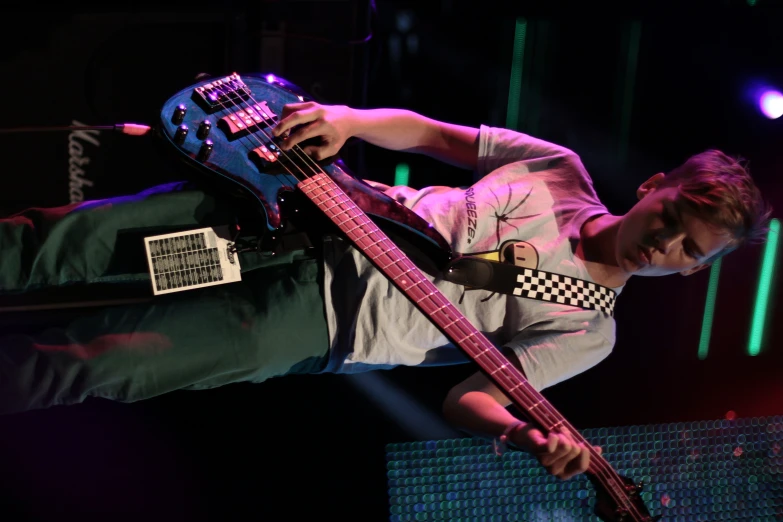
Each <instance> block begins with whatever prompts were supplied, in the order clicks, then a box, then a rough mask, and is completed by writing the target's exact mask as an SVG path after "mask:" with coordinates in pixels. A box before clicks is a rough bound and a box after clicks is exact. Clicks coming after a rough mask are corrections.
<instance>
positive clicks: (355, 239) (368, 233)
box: [351, 230, 378, 245]
mask: <svg viewBox="0 0 783 522" xmlns="http://www.w3.org/2000/svg"><path fill="white" fill-rule="evenodd" d="M362 232H364V231H362ZM373 232H374V231H373V230H370V231H369V232H367V233H365V234H364V235H362V236H356V237H352V238H351V239H353V240H354V241H359V240H360V239H364V238H365V237H369V236H371V235H372V233H373ZM377 244H378V243H373V245H377Z"/></svg>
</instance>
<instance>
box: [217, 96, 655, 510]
mask: <svg viewBox="0 0 783 522" xmlns="http://www.w3.org/2000/svg"><path fill="white" fill-rule="evenodd" d="M238 83H239V84H240V85H241V86H242V87H243V88H244V89H247V93H248V96H249V97H250V99H251V100H253V103H255V104H256V106H257V107H256V110H261V112H262V113H263V115H264V119H265V120H266V119H269V120H271V121H273V122H274V116H273V115H270V114H268V113H266V111H264V110H263V109H260V107H262V105H260V104H259V103H258V102H257V101H256V100H255V98H253V96H252V91H250V89H249V87H247V86H246V84H244V82H241V81H240V82H238ZM221 92H222V91H221ZM226 98H227V99H228V100H229V101H231V103H232V105H233V106H235V107H236V106H237V104H236V103H234V102H233V100H231V98H230V96H228V95H227V96H226ZM240 100H241V98H240ZM220 104H221V105H222V106H223V107H224V108H225V104H223V103H222V102H220ZM239 108H240V109H242V107H241V106H239ZM245 110H246V109H245ZM253 125H254V126H255V127H258V130H260V131H261V132H262V133H263V134H264V136H266V137H267V139H269V140H270V141H271V142H272V143H274V138H273V137H271V136H269V134H267V132H266V131H265V130H264V129H263V128H262V127H261V125H260V124H258V123H253ZM249 130H250V129H249ZM247 137H253V138H256V141H257V142H258V143H259V144H261V145H264V143H263V142H262V141H261V140H260V139H258V137H257V136H256V135H255V134H254V133H253V132H252V131H251V132H249V135H248V136H245V137H243V138H247ZM243 138H240V139H243ZM293 149H294V153H295V154H296V155H297V157H298V158H300V159H304V161H305V162H307V161H308V160H309V162H311V163H312V164H313V165H314V166H315V168H317V169H318V170H320V171H321V172H316V171H315V169H314V168H313V166H311V165H308V167H309V169H310V170H311V171H313V172H315V173H316V174H320V173H324V174H325V171H323V169H322V168H321V167H320V165H318V164H317V162H315V160H313V159H312V158H311V157H310V156H309V155H307V154H306V153H304V151H303V150H302V149H301V148H300V147H299V146H298V145H295V146H294V147H293ZM250 150H252V149H250ZM280 154H281V155H282V156H283V157H284V158H285V159H286V160H287V161H290V162H291V164H292V166H293V167H295V168H296V170H298V171H299V172H300V173H301V174H302V175H304V176H305V178H306V179H309V178H310V177H311V176H310V175H308V174H307V173H306V172H304V171H303V170H302V169H301V168H300V167H298V166H297V165H296V163H295V162H294V161H293V160H292V159H291V158H290V157H289V156H288V155H287V154H285V152H284V151H283V150H282V149H280ZM281 165H282V166H283V168H285V170H286V171H288V173H289V174H290V175H291V176H292V177H294V178H296V177H297V176H296V175H295V174H294V173H293V172H291V170H289V169H288V167H286V166H285V165H284V164H282V162H281ZM280 183H281V184H282V182H280ZM283 186H285V185H283ZM338 196H341V194H339V193H338ZM348 201H349V202H351V203H353V202H352V201H351V200H350V198H348ZM359 216H361V214H360V215H359ZM355 217H357V216H354V218H355ZM361 217H364V216H361ZM368 223H369V224H372V222H370V221H369V220H367V219H366V220H365V222H364V223H362V224H368ZM359 228H360V229H361V225H360V226H359ZM363 231H364V230H363ZM375 233H376V232H375V231H374V230H371V231H370V232H369V233H368V234H367V236H371V234H375ZM367 236H365V237H367ZM371 239H372V240H374V241H375V243H373V244H374V245H378V244H380V242H381V241H378V240H377V239H376V238H372V237H371ZM382 239H383V240H388V238H382ZM392 245H393V243H392ZM395 247H396V245H395ZM378 257H380V256H378ZM392 261H393V262H392V263H391V264H398V263H399V261H396V260H392ZM401 261H404V262H406V263H407V259H406V258H405V257H402V259H401ZM391 264H390V265H391ZM390 265H387V266H390ZM398 268H399V266H398ZM405 268H414V267H412V266H411V265H410V264H408V265H407V266H405ZM408 274H410V272H409V271H406V272H404V274H401V275H408ZM408 277H409V279H411V281H412V282H413V284H414V285H416V286H418V285H420V284H421V283H422V282H425V281H427V282H429V281H428V280H426V279H424V278H422V280H421V281H419V282H416V281H415V280H413V278H412V276H410V275H408ZM420 290H421V289H420ZM436 290H437V288H436ZM433 295H434V296H435V297H441V296H439V295H438V294H432V295H425V296H424V298H423V299H422V300H424V299H430V300H432V301H435V299H434V298H433ZM436 303H437V304H439V305H440V307H439V309H443V308H444V307H453V304H452V303H451V302H450V301H448V300H446V303H443V302H437V301H436ZM455 315H457V316H458V319H457V321H456V322H455V323H454V324H460V323H461V322H462V319H463V318H462V317H459V316H460V315H461V314H459V313H457V314H455ZM452 326H453V325H452ZM461 333H463V334H464V333H465V332H464V331H461ZM476 333H479V332H470V331H469V332H468V335H467V336H466V339H465V340H467V339H468V338H471V337H473V336H474V335H475V334H476ZM479 334H480V333H479ZM490 346H491V347H492V348H495V347H494V345H491V344H490ZM495 350H496V348H495ZM485 351H486V352H487V353H489V354H490V355H491V356H492V357H493V358H496V356H497V354H495V353H494V350H492V349H490V348H488V349H487V350H485ZM482 353H484V352H482ZM503 361H504V362H503V364H499V361H496V360H495V361H493V362H495V364H496V365H498V366H499V367H500V368H502V367H508V364H507V363H508V361H507V360H506V359H505V358H504V359H503ZM504 365H505V366H504ZM512 376H513V375H512ZM513 377H515V378H516V379H517V380H519V378H518V377H516V376H513ZM520 382H522V384H523V386H524V388H528V387H529V383H528V382H527V380H526V379H525V380H522V381H520ZM524 393H525V395H526V398H527V399H528V400H530V391H529V390H527V389H525V391H524ZM536 393H537V392H535V390H533V395H532V397H533V398H534V399H535V398H536ZM537 402H538V403H539V404H543V406H544V408H545V409H546V410H549V409H550V408H551V405H550V404H549V403H548V401H546V400H545V399H544V398H543V397H541V400H539V401H537ZM548 413H549V415H550V416H552V417H554V420H556V421H557V422H556V423H555V425H557V424H560V425H563V426H565V427H567V428H568V429H569V430H570V431H571V433H572V435H573V436H574V438H575V439H576V440H577V441H579V442H582V443H586V444H587V446H586V447H587V450H588V451H589V452H590V454H591V458H595V460H593V461H592V462H593V463H594V464H595V467H596V468H597V469H596V470H595V473H596V477H597V478H598V479H599V480H600V481H601V483H604V482H605V481H606V479H607V477H606V475H605V474H606V473H608V474H609V477H608V478H613V477H612V475H617V474H616V471H615V470H614V468H612V467H611V465H609V463H608V462H606V461H605V459H604V458H603V457H602V456H601V455H600V454H598V453H597V452H596V451H595V450H594V449H593V447H592V445H591V444H589V442H588V441H587V440H586V439H584V438H583V437H582V436H581V434H580V433H579V432H578V431H577V430H576V429H574V428H573V426H571V425H570V423H568V421H567V420H565V419H564V418H562V416H560V419H562V420H560V419H558V414H557V413H556V412H552V411H549V412H548ZM542 418H544V417H543V416H542ZM539 422H540V421H539ZM543 424H546V422H545V423H542V425H543ZM591 467H592V466H591ZM607 467H608V469H607ZM588 469H589V468H588ZM615 481H617V482H618V483H619V484H620V487H621V488H623V489H624V487H625V484H624V483H623V482H622V480H621V479H620V477H619V476H616V478H615ZM604 485H605V486H607V484H604ZM607 493H609V495H610V496H611V497H613V499H614V500H615V501H618V497H617V496H615V494H614V488H612V487H608V486H607ZM629 505H630V508H631V510H632V511H633V512H634V515H638V516H639V517H640V519H639V520H642V518H641V517H642V515H641V513H638V512H637V509H636V507H635V505H634V504H633V503H632V502H631V503H630V504H629ZM626 507H627V506H626Z"/></svg>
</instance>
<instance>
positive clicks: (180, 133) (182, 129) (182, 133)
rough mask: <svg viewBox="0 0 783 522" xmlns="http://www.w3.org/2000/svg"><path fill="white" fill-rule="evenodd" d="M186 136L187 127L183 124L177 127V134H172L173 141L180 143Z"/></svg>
mask: <svg viewBox="0 0 783 522" xmlns="http://www.w3.org/2000/svg"><path fill="white" fill-rule="evenodd" d="M187 135H188V126H187V125H185V124H184V123H183V124H182V125H180V126H179V127H177V132H176V133H175V134H174V141H176V142H177V143H182V142H183V141H185V137H186V136H187Z"/></svg>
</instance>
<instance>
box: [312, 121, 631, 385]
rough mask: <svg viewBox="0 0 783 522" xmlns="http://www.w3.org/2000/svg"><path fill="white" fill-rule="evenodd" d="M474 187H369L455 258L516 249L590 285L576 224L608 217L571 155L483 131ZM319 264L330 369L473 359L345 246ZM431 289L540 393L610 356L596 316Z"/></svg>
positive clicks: (608, 322)
mask: <svg viewBox="0 0 783 522" xmlns="http://www.w3.org/2000/svg"><path fill="white" fill-rule="evenodd" d="M476 179H477V181H476V182H475V183H474V184H473V185H472V186H470V187H467V188H464V187H463V188H452V187H445V186H434V187H427V188H424V189H421V190H415V189H413V188H410V187H405V186H400V187H388V186H386V185H382V184H380V183H372V184H373V185H374V186H375V187H376V188H378V189H380V190H382V191H384V192H385V193H386V194H388V195H389V196H391V197H392V198H394V199H396V200H397V201H399V202H400V203H402V204H403V205H405V206H407V207H409V208H410V209H412V210H413V211H414V212H416V213H417V214H419V215H420V216H421V217H423V218H424V219H425V220H427V221H428V222H429V223H431V224H432V225H433V226H434V227H435V228H436V230H438V231H439V232H440V233H441V234H442V235H443V237H444V238H445V239H446V240H447V241H448V242H449V243H450V245H451V247H452V249H453V251H454V252H456V253H462V254H483V255H485V256H488V257H490V258H491V257H492V256H495V257H496V258H497V256H498V255H501V256H502V254H498V253H497V252H498V251H501V250H504V251H506V252H508V250H506V247H508V246H509V245H516V247H517V249H522V250H513V251H514V252H518V253H519V252H522V253H523V254H524V255H523V256H521V257H519V258H520V259H523V258H524V261H523V264H525V263H526V265H525V266H528V267H530V268H537V269H539V270H543V271H546V272H554V273H559V274H563V275H566V276H571V277H576V278H580V279H585V280H587V281H593V280H592V278H591V277H590V275H589V273H588V271H587V269H586V267H585V266H584V264H583V263H582V261H581V260H580V259H578V258H577V257H576V256H575V255H574V250H575V248H576V244H577V242H578V240H579V233H580V229H581V226H582V224H583V223H584V222H585V221H586V220H587V219H588V218H590V217H592V216H595V215H599V214H606V213H608V212H607V210H606V208H605V207H604V205H603V204H601V202H600V201H599V199H598V197H597V195H596V193H595V190H594V189H593V184H592V181H591V179H590V176H589V175H588V173H587V172H586V170H585V168H584V166H583V165H582V162H581V161H580V160H579V157H578V156H577V155H576V154H574V153H573V152H572V151H570V150H568V149H565V148H563V147H560V146H558V145H555V144H552V143H548V142H545V141H542V140H539V139H536V138H533V137H531V136H527V135H525V134H521V133H518V132H514V131H510V130H506V129H499V128H491V127H486V126H481V129H480V134H479V158H478V169H477V172H476ZM325 262H326V295H325V299H326V310H327V323H328V327H329V335H330V342H331V357H330V362H329V366H328V368H327V370H326V371H330V372H337V373H353V372H359V371H365V370H371V369H379V368H392V367H394V366H398V365H407V366H431V365H445V364H455V363H463V362H468V361H469V359H468V358H467V356H466V355H464V353H463V352H462V350H461V349H460V348H458V347H456V346H454V345H453V344H452V343H451V342H450V341H449V340H448V339H447V338H446V336H444V335H443V334H442V333H441V332H440V330H438V329H437V328H436V327H435V326H434V325H433V324H432V323H431V322H430V320H429V319H428V318H427V317H426V316H424V314H422V313H421V312H420V311H419V310H418V309H417V308H416V307H415V306H414V305H413V304H411V303H410V301H409V300H408V299H407V297H406V296H405V295H404V294H403V293H402V292H400V291H399V290H398V289H397V288H396V287H395V286H394V285H393V284H392V283H391V282H390V281H389V280H388V279H387V278H386V277H385V276H384V275H383V274H382V273H381V272H380V271H378V270H377V269H376V268H375V267H373V266H372V264H371V263H370V262H369V261H368V260H367V259H366V258H365V257H364V256H363V255H362V254H361V252H359V251H358V250H356V249H354V248H353V247H350V246H349V245H348V242H347V241H341V240H336V241H332V242H331V243H328V244H327V248H326V261H325ZM433 282H434V283H435V285H436V286H437V287H438V289H439V290H440V291H441V292H442V293H443V294H444V295H445V296H446V297H447V298H448V299H449V300H450V301H451V302H452V303H454V304H455V305H456V306H457V308H459V309H460V311H461V312H462V313H463V314H464V315H465V317H466V318H467V319H468V320H469V321H470V322H471V323H472V324H473V325H474V326H475V327H476V328H477V329H478V330H480V331H481V332H482V333H484V334H485V335H486V336H487V338H488V339H489V340H490V341H491V342H492V343H493V344H494V345H495V346H497V347H503V346H507V347H510V348H512V349H513V351H514V353H515V354H516V355H517V356H518V357H519V360H520V361H521V363H522V367H523V369H524V371H525V375H526V376H527V379H528V380H529V381H530V383H531V385H532V386H533V387H534V388H536V389H537V390H542V389H544V388H546V387H548V386H552V385H554V384H556V383H558V382H560V381H563V380H565V379H568V378H569V377H572V376H573V375H576V374H578V373H581V372H583V371H585V370H586V369H588V368H590V367H592V366H594V365H595V364H597V363H598V362H599V361H601V360H602V359H604V358H605V357H606V356H607V355H608V354H609V353H610V352H611V350H612V347H613V346H614V341H615V324H614V319H613V318H612V317H610V316H608V315H606V314H604V313H603V312H600V311H594V310H586V309H583V308H579V307H574V306H569V305H563V304H553V303H549V302H543V301H538V300H534V299H528V298H522V297H517V296H514V295H508V294H499V293H498V294H493V293H492V292H489V291H485V290H466V289H465V287H463V286H461V285H457V284H453V283H450V282H447V281H443V280H441V279H439V278H438V279H435V280H434V281H433ZM614 290H615V291H616V292H618V293H619V290H620V288H616V289H614Z"/></svg>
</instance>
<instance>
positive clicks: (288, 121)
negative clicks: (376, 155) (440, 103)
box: [272, 102, 479, 170]
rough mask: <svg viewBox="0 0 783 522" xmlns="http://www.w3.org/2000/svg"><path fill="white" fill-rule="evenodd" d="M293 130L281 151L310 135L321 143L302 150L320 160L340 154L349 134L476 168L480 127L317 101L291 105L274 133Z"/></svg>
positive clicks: (385, 145)
mask: <svg viewBox="0 0 783 522" xmlns="http://www.w3.org/2000/svg"><path fill="white" fill-rule="evenodd" d="M289 131H291V134H290V135H289V136H288V138H287V139H286V140H285V141H284V142H283V143H281V148H282V149H283V150H288V149H290V148H291V147H293V146H294V145H297V144H299V143H301V142H302V141H304V140H307V139H311V138H320V141H321V143H320V144H318V145H308V146H306V147H305V148H304V149H305V151H306V152H308V154H311V155H312V156H314V157H315V158H316V159H321V158H326V157H329V156H332V155H334V154H336V153H337V152H338V151H339V149H340V148H341V147H342V146H343V144H344V143H345V140H347V139H348V138H350V137H351V136H355V137H357V138H360V139H362V140H364V141H366V142H368V143H372V144H373V145H377V146H379V147H383V148H385V149H390V150H399V151H405V152H415V153H419V154H426V155H427V156H431V157H433V158H435V159H438V160H440V161H443V162H445V163H448V164H450V165H454V166H456V167H460V168H465V169H470V170H475V169H476V166H477V162H478V136H479V130H478V129H476V128H473V127H465V126H462V125H455V124H452V123H445V122H441V121H437V120H433V119H431V118H427V117H425V116H422V115H421V114H417V113H415V112H412V111H409V110H404V109H353V108H351V107H346V106H344V105H319V104H317V103H314V102H305V103H294V104H288V105H286V106H285V107H284V108H283V113H282V114H281V118H280V122H279V123H278V124H277V125H276V126H275V127H274V128H273V131H272V132H273V134H274V135H275V136H281V135H284V134H285V133H286V132H289Z"/></svg>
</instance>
